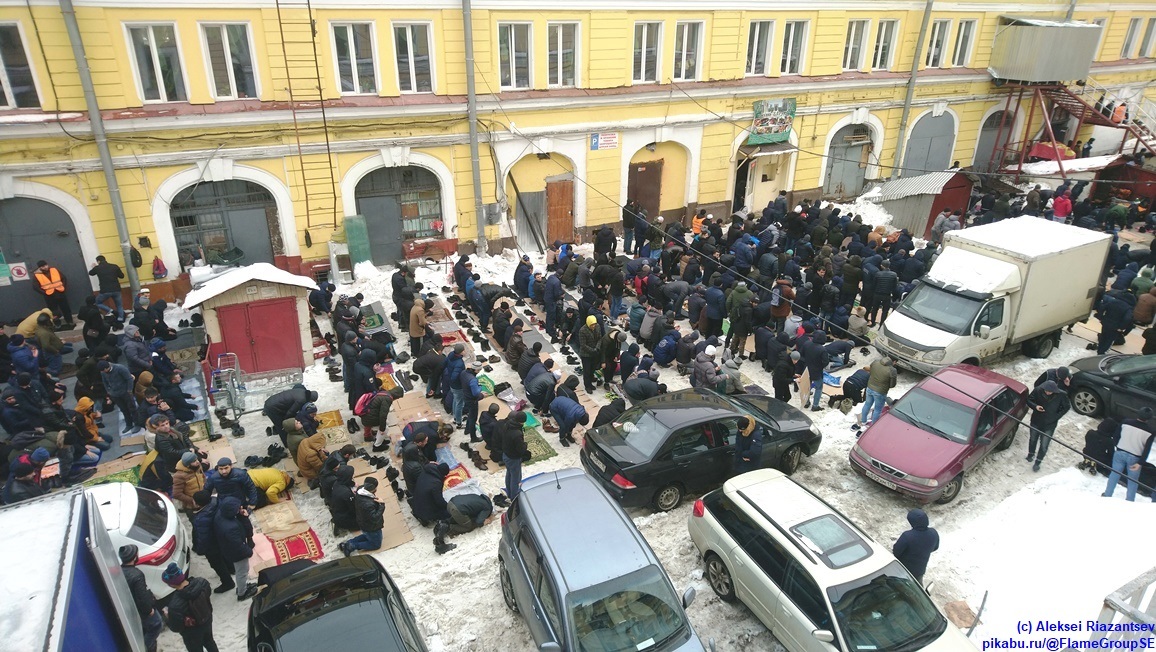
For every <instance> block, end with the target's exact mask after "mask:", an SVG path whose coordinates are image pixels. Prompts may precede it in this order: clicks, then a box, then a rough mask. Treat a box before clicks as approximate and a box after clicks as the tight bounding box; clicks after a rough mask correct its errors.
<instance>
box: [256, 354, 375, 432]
mask: <svg viewBox="0 0 1156 652" xmlns="http://www.w3.org/2000/svg"><path fill="white" fill-rule="evenodd" d="M350 371H352V369H351V370H350ZM316 402H317V392H313V391H309V390H308V389H306V388H305V386H304V385H301V384H297V385H294V386H293V387H291V388H290V389H287V390H285V391H283V392H278V393H276V394H274V395H272V396H270V397H269V398H267V399H265V405H264V409H263V410H262V411H261V413H262V414H264V415H265V416H266V417H268V419H269V421H270V422H272V424H273V426H272V427H271V428H270V429H269V432H268V434H276V435H277V436H278V437H280V438H281V443H282V444H283V445H284V444H285V429H284V428H283V426H282V424H283V423H284V421H285V419H288V418H290V417H296V416H297V413H298V412H300V411H301V408H303V407H305V404H306V403H316Z"/></svg>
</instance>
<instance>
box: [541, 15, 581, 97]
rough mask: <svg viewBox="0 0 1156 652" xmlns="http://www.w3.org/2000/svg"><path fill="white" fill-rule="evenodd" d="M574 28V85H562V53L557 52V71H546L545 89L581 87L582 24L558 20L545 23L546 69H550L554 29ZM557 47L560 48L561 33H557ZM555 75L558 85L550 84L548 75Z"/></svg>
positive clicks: (574, 21)
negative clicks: (551, 41)
mask: <svg viewBox="0 0 1156 652" xmlns="http://www.w3.org/2000/svg"><path fill="white" fill-rule="evenodd" d="M565 27H573V28H574V83H572V84H564V83H562V52H561V51H559V52H558V69H557V70H547V72H546V82H547V83H546V86H547V88H579V87H581V85H582V81H581V72H582V67H581V63H580V62H581V54H582V22H581V21H576V20H559V21H550V22H547V23H546V67H547V69H548V68H549V67H550V54H551V52H550V37H551V36H553V34H554V30H555V28H565ZM558 46H559V47H561V46H562V31H561V30H559V31H558ZM554 73H557V75H558V83H556V84H552V83H550V75H551V74H554Z"/></svg>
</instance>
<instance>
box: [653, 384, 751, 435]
mask: <svg viewBox="0 0 1156 652" xmlns="http://www.w3.org/2000/svg"><path fill="white" fill-rule="evenodd" d="M640 405H641V407H642V408H643V409H645V410H646V411H647V412H649V413H650V414H651V415H653V416H654V418H655V419H656V420H657V421H658V422H659V423H661V424H662V425H664V426H666V427H667V428H674V427H677V426H680V425H683V424H687V423H699V422H701V421H708V420H712V419H721V418H723V417H728V416H735V415H737V414H739V411H738V410H737V409H735V406H733V405H731V403H730V401H728V400H726V399H725V398H723V397H721V396H719V395H718V394H716V393H714V392H712V391H710V390H707V389H701V388H695V389H683V390H679V391H677V392H670V393H668V394H662V395H660V396H655V397H654V398H649V399H646V400H645V401H643V402H642V403H640Z"/></svg>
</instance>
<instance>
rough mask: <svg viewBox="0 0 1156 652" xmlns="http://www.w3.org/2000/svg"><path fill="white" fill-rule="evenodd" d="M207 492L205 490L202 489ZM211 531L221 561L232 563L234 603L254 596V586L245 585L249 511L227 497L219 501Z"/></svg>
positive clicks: (250, 540)
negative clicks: (235, 593) (215, 537)
mask: <svg viewBox="0 0 1156 652" xmlns="http://www.w3.org/2000/svg"><path fill="white" fill-rule="evenodd" d="M206 489H207V487H206ZM213 531H214V532H215V533H216V535H217V547H218V548H220V550H221V556H222V557H223V558H224V559H225V561H227V562H230V563H231V564H233V583H234V584H236V585H237V601H238V602H240V601H242V600H248V599H249V598H251V597H253V596H255V595H257V585H256V584H253V583H250V582H249V558H250V557H252V556H253V523H252V521H250V520H249V511H248V510H247V509H245V508H244V506H243V505H242V504H241V501H240V500H237V499H236V498H233V497H231V496H229V497H226V498H222V499H221V500H220V503H219V506H218V508H217V515H216V516H214V517H213Z"/></svg>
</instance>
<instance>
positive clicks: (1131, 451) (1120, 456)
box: [1103, 406, 1154, 502]
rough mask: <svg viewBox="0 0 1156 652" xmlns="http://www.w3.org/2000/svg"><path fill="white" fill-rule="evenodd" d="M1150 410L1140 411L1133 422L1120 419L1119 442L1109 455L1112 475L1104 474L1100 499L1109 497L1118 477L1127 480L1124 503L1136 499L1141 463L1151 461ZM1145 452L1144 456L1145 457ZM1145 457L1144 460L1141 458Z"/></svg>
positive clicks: (1144, 408) (1118, 480)
mask: <svg viewBox="0 0 1156 652" xmlns="http://www.w3.org/2000/svg"><path fill="white" fill-rule="evenodd" d="M1153 449H1154V447H1153V446H1152V408H1150V407H1148V406H1144V407H1142V408H1140V410H1139V412H1138V414H1137V415H1136V418H1135V419H1124V422H1123V423H1121V424H1120V440H1119V442H1118V443H1117V444H1116V452H1115V453H1114V454H1113V455H1112V473H1110V474H1109V475H1108V486H1107V488H1106V489H1104V493H1103V496H1104V497H1105V498H1111V497H1112V494H1114V493H1115V492H1116V485H1117V484H1119V482H1120V477H1121V476H1125V475H1126V476H1127V478H1128V494H1127V499H1128V501H1130V502H1132V501H1135V500H1136V489H1137V486H1138V485H1137V482H1136V481H1137V480H1138V479H1139V478H1140V465H1141V463H1142V462H1145V461H1147V462H1149V463H1151V462H1152V457H1153ZM1145 453H1147V456H1145ZM1145 457H1147V459H1145Z"/></svg>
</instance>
